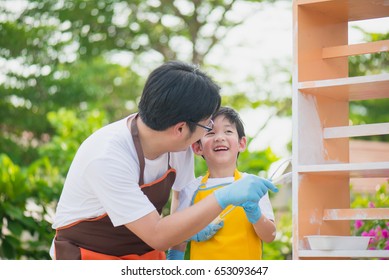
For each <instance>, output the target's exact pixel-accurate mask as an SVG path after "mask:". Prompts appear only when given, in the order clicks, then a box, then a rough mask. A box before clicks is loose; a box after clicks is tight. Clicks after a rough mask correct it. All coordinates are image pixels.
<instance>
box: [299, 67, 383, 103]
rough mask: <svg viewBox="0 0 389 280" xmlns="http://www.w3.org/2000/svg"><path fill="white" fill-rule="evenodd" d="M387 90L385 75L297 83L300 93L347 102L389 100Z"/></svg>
mask: <svg viewBox="0 0 389 280" xmlns="http://www.w3.org/2000/svg"><path fill="white" fill-rule="evenodd" d="M388 88H389V74H386V73H385V74H380V75H371V76H361V77H352V78H339V79H330V80H318V81H308V82H300V83H298V90H299V91H300V92H302V93H305V94H312V95H323V96H327V97H330V98H333V99H338V100H349V101H355V100H367V99H379V98H389V91H388V90H387V89H388Z"/></svg>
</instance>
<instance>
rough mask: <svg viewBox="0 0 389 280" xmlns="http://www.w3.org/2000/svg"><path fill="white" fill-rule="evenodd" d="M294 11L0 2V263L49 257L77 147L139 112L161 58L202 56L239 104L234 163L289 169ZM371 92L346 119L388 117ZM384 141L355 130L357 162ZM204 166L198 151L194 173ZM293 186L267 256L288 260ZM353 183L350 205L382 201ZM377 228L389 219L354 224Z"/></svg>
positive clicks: (382, 27)
mask: <svg viewBox="0 0 389 280" xmlns="http://www.w3.org/2000/svg"><path fill="white" fill-rule="evenodd" d="M291 7H292V2H291V1H290V0H257V1H256V0H203V1H200V0H194V1H187V0H175V1H174V0H126V1H125V0H96V1H81V0H59V1H58V0H55V1H54V0H30V1H29V0H0V246H1V247H0V259H49V254H48V251H49V247H50V245H51V240H52V238H53V236H54V234H55V232H54V231H53V230H52V229H51V223H52V221H53V216H54V212H55V207H56V204H57V202H58V199H59V196H60V193H61V190H62V186H63V182H64V179H65V176H66V173H67V170H68V168H69V166H70V163H71V161H72V159H73V156H74V154H75V152H76V150H77V148H78V146H79V145H80V144H81V142H82V141H83V140H84V139H85V138H87V137H88V136H89V135H90V134H91V133H92V132H93V131H95V130H97V129H98V128H100V127H102V126H104V125H106V124H108V123H110V122H113V121H115V120H117V119H120V118H123V117H125V116H127V115H129V114H131V113H133V112H136V110H137V104H138V100H139V97H140V95H141V91H142V88H143V84H144V82H145V79H146V78H147V75H148V74H149V73H150V71H151V70H152V69H154V68H155V67H157V66H159V65H160V64H161V63H163V62H164V61H167V60H176V59H178V60H183V61H186V62H191V63H195V64H199V65H200V67H201V68H202V69H203V70H205V71H206V72H207V73H208V74H210V75H211V76H212V77H214V79H215V80H216V81H217V82H218V83H219V84H220V85H221V87H222V91H221V93H222V96H223V105H225V106H231V107H233V108H235V109H237V110H238V111H239V112H240V114H241V116H242V118H243V121H244V123H245V126H246V133H247V135H248V136H249V145H248V149H247V150H246V152H244V153H241V154H240V157H239V163H238V166H239V169H240V170H242V171H245V172H249V173H253V174H259V175H261V176H264V177H268V176H270V175H271V174H272V172H274V171H277V175H281V174H282V173H286V172H288V171H290V170H291V166H290V164H284V162H285V161H284V160H285V158H288V157H290V156H291V145H292V144H291V134H292V123H291V114H292V108H291V102H292V88H291V81H292V35H293V34H292V8H291ZM349 36H350V38H349V41H350V42H351V43H358V42H363V41H364V42H366V41H377V40H384V39H389V20H388V18H384V19H380V20H378V21H374V22H354V23H353V24H352V25H351V26H349ZM349 72H350V76H361V75H368V74H379V73H384V72H386V73H387V72H389V56H388V52H382V53H377V54H374V55H361V56H355V57H351V58H350V59H349ZM372 102H376V101H375V100H369V101H359V102H351V104H350V114H349V115H350V123H351V124H363V123H369V122H372V123H375V122H388V120H389V101H388V100H387V99H381V100H379V103H377V104H373V103H372ZM371 108H374V110H372V109H371ZM377 108H378V109H377ZM388 142H389V137H388V135H382V136H375V137H374V138H373V137H363V138H362V139H361V138H360V139H357V141H356V142H355V144H352V145H354V147H355V149H360V150H361V152H360V153H359V155H360V157H361V158H360V159H356V161H358V160H362V161H363V159H364V158H363V157H364V149H366V147H369V149H375V150H376V151H377V152H376V153H375V154H376V155H377V156H380V155H381V156H382V155H383V153H385V152H386V153H387V152H388V151H389V146H388V145H389V143H388ZM369 154H372V153H369ZM280 165H282V168H281V167H280ZM278 167H280V168H279V169H277V168H278ZM205 168H206V167H205V162H204V161H203V160H202V158H196V175H201V174H203V173H204V172H205ZM290 188H291V186H290V185H288V184H285V185H282V186H280V189H281V192H280V193H279V194H277V195H276V196H274V197H273V194H271V199H272V203H273V206H274V208H275V209H274V210H275V213H276V222H277V228H278V233H277V238H276V240H275V241H274V242H272V243H270V244H265V247H264V258H265V259H290V258H291V237H292V228H291V227H292V226H291V224H292V223H291V211H290V207H291V205H290V203H291V201H290V198H291V196H290ZM351 188H353V190H354V192H353V196H354V197H353V203H354V204H355V205H354V206H361V207H362V206H364V207H368V205H370V206H371V205H372V204H371V203H373V205H376V206H377V207H378V206H380V205H381V206H383V207H388V204H389V202H388V199H387V195H386V188H387V183H386V182H382V181H380V182H370V181H369V182H351ZM164 213H165V215H167V214H168V213H169V205H167V206H166V209H165V210H164ZM378 226H379V227H380V229H385V227H386V228H387V227H388V226H387V225H364V227H365V228H363V227H360V226H358V228H355V230H356V231H358V234H362V233H363V231H365V230H368V229H371V228H374V229H375V228H377V227H378ZM381 236H382V237H383V235H382V233H381ZM386 238H387V237H386ZM380 242H381V241H380ZM382 244H385V243H383V242H381V243H379V244H378V243H377V248H378V246H381V247H382V246H385V245H382ZM388 249H389V248H388Z"/></svg>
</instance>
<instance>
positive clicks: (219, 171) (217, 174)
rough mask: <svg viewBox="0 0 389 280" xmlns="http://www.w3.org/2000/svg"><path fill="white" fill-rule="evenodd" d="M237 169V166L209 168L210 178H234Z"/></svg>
mask: <svg viewBox="0 0 389 280" xmlns="http://www.w3.org/2000/svg"><path fill="white" fill-rule="evenodd" d="M235 169H236V165H235V164H234V165H232V166H220V165H219V166H217V168H213V167H210V166H209V167H208V170H209V178H226V177H234V172H235Z"/></svg>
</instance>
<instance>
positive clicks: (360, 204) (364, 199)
mask: <svg viewBox="0 0 389 280" xmlns="http://www.w3.org/2000/svg"><path fill="white" fill-rule="evenodd" d="M388 187H389V183H384V184H382V185H381V186H380V187H379V189H378V190H377V191H376V192H375V193H374V194H354V196H353V198H352V203H351V207H352V208H388V207H389V197H388V193H387V188H388ZM352 234H353V235H357V236H358V235H360V236H371V237H372V239H371V240H370V243H369V249H371V250H389V221H388V220H356V221H355V222H354V223H353V224H352Z"/></svg>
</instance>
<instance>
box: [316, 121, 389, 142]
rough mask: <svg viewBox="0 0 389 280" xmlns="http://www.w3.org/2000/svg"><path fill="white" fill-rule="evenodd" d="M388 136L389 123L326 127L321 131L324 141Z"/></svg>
mask: <svg viewBox="0 0 389 280" xmlns="http://www.w3.org/2000/svg"><path fill="white" fill-rule="evenodd" d="M385 134H389V123H374V124H363V125H352V126H337V127H326V128H324V130H323V138H324V139H333V138H346V137H347V138H348V137H357V136H371V135H385Z"/></svg>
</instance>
